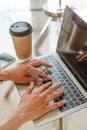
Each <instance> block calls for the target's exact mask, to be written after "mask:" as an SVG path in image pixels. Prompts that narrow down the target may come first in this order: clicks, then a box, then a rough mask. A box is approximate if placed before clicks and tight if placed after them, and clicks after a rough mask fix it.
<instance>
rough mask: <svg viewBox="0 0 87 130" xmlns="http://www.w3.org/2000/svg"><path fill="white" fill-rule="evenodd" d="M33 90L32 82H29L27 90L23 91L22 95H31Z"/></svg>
mask: <svg viewBox="0 0 87 130" xmlns="http://www.w3.org/2000/svg"><path fill="white" fill-rule="evenodd" d="M33 89H34V82H31V83H30V85H29V87H28V88H27V90H26V91H25V93H24V95H26V94H31V93H32V91H33Z"/></svg>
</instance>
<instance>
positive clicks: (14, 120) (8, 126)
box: [0, 111, 24, 130]
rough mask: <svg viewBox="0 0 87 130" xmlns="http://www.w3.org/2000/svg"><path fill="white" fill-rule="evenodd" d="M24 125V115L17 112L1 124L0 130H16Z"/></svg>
mask: <svg viewBox="0 0 87 130" xmlns="http://www.w3.org/2000/svg"><path fill="white" fill-rule="evenodd" d="M22 124H24V117H23V115H22V114H21V113H20V112H19V111H15V112H14V113H13V114H12V115H11V116H10V117H8V118H7V119H6V120H5V121H4V122H3V123H2V124H0V130H16V129H18V128H19V127H20V126H21V125H22Z"/></svg>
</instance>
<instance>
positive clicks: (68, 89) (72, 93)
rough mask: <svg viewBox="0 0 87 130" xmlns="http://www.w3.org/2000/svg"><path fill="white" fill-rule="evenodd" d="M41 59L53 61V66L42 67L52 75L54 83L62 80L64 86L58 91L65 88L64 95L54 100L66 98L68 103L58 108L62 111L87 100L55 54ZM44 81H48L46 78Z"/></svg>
mask: <svg viewBox="0 0 87 130" xmlns="http://www.w3.org/2000/svg"><path fill="white" fill-rule="evenodd" d="M41 60H43V61H46V62H48V63H51V64H52V65H53V67H52V68H47V67H42V66H41V67H40V69H41V70H43V71H44V72H45V73H46V74H49V75H50V76H51V77H52V83H53V84H56V83H58V82H62V87H60V88H58V89H57V90H55V91H56V92H57V91H59V90H61V89H64V95H62V96H60V97H57V98H55V99H54V102H58V101H60V100H63V99H65V100H66V101H67V102H66V105H64V106H63V107H60V108H58V109H59V110H60V111H61V112H64V111H66V110H69V109H71V108H74V107H76V106H79V105H81V104H84V103H85V102H87V99H86V98H85V97H84V95H83V94H82V93H81V92H80V91H79V89H78V88H77V86H76V85H75V84H74V82H73V81H72V80H71V79H70V77H69V76H68V75H67V73H66V72H65V70H64V69H63V68H62V66H61V65H60V64H59V63H58V61H57V60H56V59H55V57H54V56H53V55H49V56H46V57H44V58H41ZM43 83H46V80H44V79H43Z"/></svg>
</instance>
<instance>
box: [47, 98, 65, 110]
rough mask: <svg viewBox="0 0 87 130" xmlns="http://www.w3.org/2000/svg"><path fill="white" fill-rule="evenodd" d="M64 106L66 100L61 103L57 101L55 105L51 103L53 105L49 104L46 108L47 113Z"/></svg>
mask: <svg viewBox="0 0 87 130" xmlns="http://www.w3.org/2000/svg"><path fill="white" fill-rule="evenodd" d="M65 104H66V100H62V101H59V102H57V103H53V104H49V105H48V106H47V107H46V108H47V112H48V111H50V110H53V109H56V108H58V107H61V106H63V105H65Z"/></svg>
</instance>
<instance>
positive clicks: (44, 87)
mask: <svg viewBox="0 0 87 130" xmlns="http://www.w3.org/2000/svg"><path fill="white" fill-rule="evenodd" d="M51 85H52V82H48V83H46V84H43V85H42V86H41V87H40V88H39V91H40V93H42V92H43V91H45V90H46V89H47V88H48V87H50V86H51Z"/></svg>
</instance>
